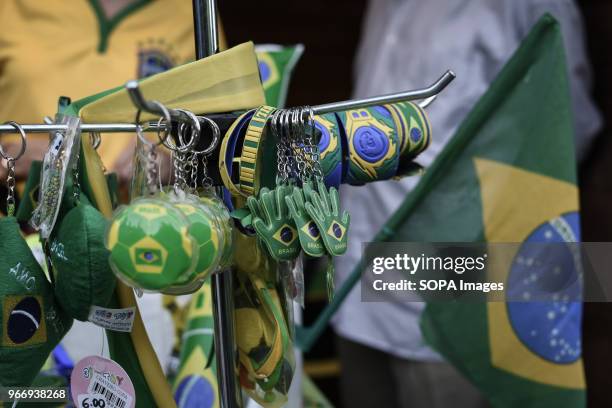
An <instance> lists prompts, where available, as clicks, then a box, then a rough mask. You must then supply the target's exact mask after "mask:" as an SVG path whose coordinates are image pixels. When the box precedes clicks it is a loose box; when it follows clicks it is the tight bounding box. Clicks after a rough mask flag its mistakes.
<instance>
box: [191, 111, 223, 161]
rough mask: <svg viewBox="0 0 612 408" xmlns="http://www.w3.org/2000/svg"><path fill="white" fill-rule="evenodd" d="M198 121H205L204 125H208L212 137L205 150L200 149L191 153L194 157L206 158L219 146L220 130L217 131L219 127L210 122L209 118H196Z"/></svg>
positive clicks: (212, 121)
mask: <svg viewBox="0 0 612 408" xmlns="http://www.w3.org/2000/svg"><path fill="white" fill-rule="evenodd" d="M198 120H205V121H206V123H208V125H209V126H210V128H211V130H212V133H213V135H212V140H211V142H210V145H208V147H207V148H206V149H202V150H200V151H194V152H193V153H194V154H196V155H203V156H208V155H209V154H211V153H212V152H213V151H214V150H215V148H216V147H217V145H218V144H219V140H220V136H221V130H220V129H219V125H217V124H216V123H215V121H214V120H212V119H211V118H208V117H206V116H198Z"/></svg>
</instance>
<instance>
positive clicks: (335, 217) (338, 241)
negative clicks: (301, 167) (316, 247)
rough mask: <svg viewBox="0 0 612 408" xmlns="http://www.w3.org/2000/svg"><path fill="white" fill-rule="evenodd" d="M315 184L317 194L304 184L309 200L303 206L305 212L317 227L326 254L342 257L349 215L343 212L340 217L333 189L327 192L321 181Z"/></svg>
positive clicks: (338, 201) (336, 193)
mask: <svg viewBox="0 0 612 408" xmlns="http://www.w3.org/2000/svg"><path fill="white" fill-rule="evenodd" d="M317 184H318V190H319V191H318V192H317V191H315V190H314V189H313V188H312V187H310V184H308V183H305V184H304V191H305V193H306V197H308V199H309V201H307V202H306V204H305V207H306V211H307V212H308V215H310V216H311V217H312V219H313V220H314V222H315V223H316V224H317V227H319V231H321V237H322V238H323V243H324V244H325V247H326V248H327V252H329V253H330V254H331V255H333V256H338V255H342V254H344V253H345V252H346V243H347V232H348V227H349V223H350V215H349V213H348V212H347V211H344V212H343V213H342V216H340V198H339V196H338V190H336V188H335V187H330V188H329V190H328V189H327V187H325V184H324V183H323V182H322V181H318V182H317Z"/></svg>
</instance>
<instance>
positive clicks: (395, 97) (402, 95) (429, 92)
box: [312, 70, 456, 115]
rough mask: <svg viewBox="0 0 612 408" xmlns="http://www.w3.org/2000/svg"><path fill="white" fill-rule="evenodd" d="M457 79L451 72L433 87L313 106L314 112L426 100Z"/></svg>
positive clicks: (317, 113) (446, 73)
mask: <svg viewBox="0 0 612 408" xmlns="http://www.w3.org/2000/svg"><path fill="white" fill-rule="evenodd" d="M455 77H456V75H455V73H454V72H453V71H450V70H449V71H446V72H445V73H444V75H442V76H441V77H440V79H438V80H437V81H436V82H434V83H433V84H432V85H431V86H429V87H427V88H423V89H417V90H414V91H404V92H397V93H392V94H387V95H380V96H374V97H372V98H365V99H357V100H353V101H343V102H334V103H326V104H324V105H318V106H313V108H312V110H313V112H314V113H315V114H316V115H322V114H324V113H330V112H338V111H346V110H352V109H360V108H367V107H369V106H374V105H384V104H389V103H395V102H404V101H414V100H418V99H425V98H429V97H431V96H434V95H437V94H439V93H440V92H442V90H443V89H444V88H446V87H447V86H448V84H450V83H451V82H452V81H453V80H454V79H455ZM425 102H427V101H425ZM425 102H424V103H425ZM430 103H431V102H430Z"/></svg>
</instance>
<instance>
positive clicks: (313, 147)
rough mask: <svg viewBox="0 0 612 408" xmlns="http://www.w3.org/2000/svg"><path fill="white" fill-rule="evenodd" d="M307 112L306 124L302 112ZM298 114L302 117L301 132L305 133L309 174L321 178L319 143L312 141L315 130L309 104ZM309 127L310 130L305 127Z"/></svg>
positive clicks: (312, 112) (312, 113)
mask: <svg viewBox="0 0 612 408" xmlns="http://www.w3.org/2000/svg"><path fill="white" fill-rule="evenodd" d="M304 113H307V114H308V125H306V122H305V121H304V119H303V114H304ZM300 116H301V117H302V126H303V130H302V132H303V134H304V135H305V140H306V148H307V152H308V154H309V155H310V157H309V159H310V169H311V171H312V173H311V175H312V176H314V178H315V179H322V178H323V168H322V167H321V156H320V152H319V145H318V144H317V143H315V142H314V136H315V132H316V122H315V117H314V111H313V110H312V108H311V107H310V106H306V107H304V109H303V110H302V112H301V114H300ZM307 127H310V131H309V132H308V131H307V130H308V129H306V128H307Z"/></svg>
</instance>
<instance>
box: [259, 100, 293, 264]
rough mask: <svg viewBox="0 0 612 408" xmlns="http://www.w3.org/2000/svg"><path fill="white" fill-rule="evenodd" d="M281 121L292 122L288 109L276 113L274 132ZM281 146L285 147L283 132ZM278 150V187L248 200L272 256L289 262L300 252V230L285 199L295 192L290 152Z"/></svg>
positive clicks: (263, 191)
mask: <svg viewBox="0 0 612 408" xmlns="http://www.w3.org/2000/svg"><path fill="white" fill-rule="evenodd" d="M279 121H281V122H282V121H287V122H288V121H289V118H288V117H287V112H283V111H281V112H279V111H276V112H275V113H273V114H272V121H271V124H272V127H271V131H272V132H273V134H275V133H274V132H277V131H278V128H277V124H278V122H279ZM262 131H263V129H262ZM275 135H278V133H276V134H275ZM277 140H279V139H278V138H277ZM281 146H283V141H282V135H281ZM277 151H278V153H277V155H278V156H277V157H278V162H279V166H278V170H279V173H278V177H277V180H276V187H275V188H274V189H273V190H269V189H268V188H266V187H264V188H262V189H261V190H260V191H259V195H258V197H257V198H255V197H254V196H251V197H249V198H248V199H247V206H248V207H249V210H250V211H251V214H252V216H253V218H252V223H253V227H254V228H255V231H256V232H257V235H258V237H259V238H260V240H261V242H263V243H264V245H265V246H266V248H267V249H268V251H269V253H270V255H271V256H272V257H273V258H274V259H276V260H277V261H289V260H292V259H295V258H296V257H297V256H298V255H299V252H300V245H299V240H298V233H297V231H296V229H295V226H294V223H293V220H292V219H291V216H290V214H289V210H288V208H287V203H286V201H285V197H286V196H287V195H288V194H290V193H291V185H290V181H289V179H290V175H289V174H288V171H287V170H288V169H287V168H286V167H285V166H286V163H287V160H286V158H285V157H284V156H283V155H285V154H286V149H285V148H280V149H278V150H277Z"/></svg>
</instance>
